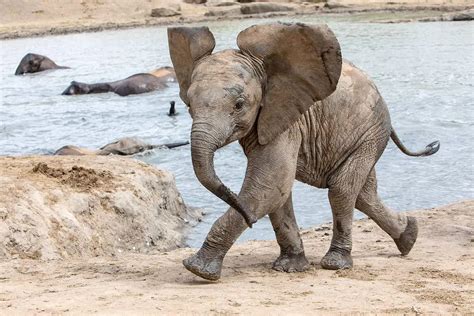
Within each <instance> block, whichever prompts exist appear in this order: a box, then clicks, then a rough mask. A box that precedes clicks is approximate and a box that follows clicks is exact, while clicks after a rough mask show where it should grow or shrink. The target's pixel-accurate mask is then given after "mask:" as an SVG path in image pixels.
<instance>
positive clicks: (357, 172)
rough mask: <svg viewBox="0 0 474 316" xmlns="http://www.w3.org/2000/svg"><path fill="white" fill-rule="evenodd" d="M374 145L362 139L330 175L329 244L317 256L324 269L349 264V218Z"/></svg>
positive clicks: (371, 161) (374, 153) (374, 154)
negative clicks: (321, 255)
mask: <svg viewBox="0 0 474 316" xmlns="http://www.w3.org/2000/svg"><path fill="white" fill-rule="evenodd" d="M377 157H378V156H377V146H376V145H375V144H374V143H373V142H366V143H365V144H363V145H362V146H361V147H360V148H359V149H358V151H357V152H355V153H354V154H352V156H350V157H349V158H348V159H347V160H346V161H345V162H344V164H342V165H341V166H340V167H339V169H338V170H337V171H336V172H335V173H334V174H333V176H332V177H331V179H330V182H329V194H328V196H329V203H330V204H331V210H332V213H333V235H332V240H331V246H330V248H329V250H328V252H327V253H326V255H324V257H323V258H322V259H321V266H322V267H323V268H324V269H329V270H338V269H347V268H351V267H352V257H351V251H352V219H353V215H354V207H355V203H356V200H357V196H358V195H359V192H360V191H361V189H362V187H363V185H364V184H365V182H366V179H367V177H368V175H369V173H370V170H371V169H372V167H373V166H374V164H375V162H376V160H377Z"/></svg>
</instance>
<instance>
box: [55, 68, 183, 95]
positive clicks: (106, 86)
mask: <svg viewBox="0 0 474 316" xmlns="http://www.w3.org/2000/svg"><path fill="white" fill-rule="evenodd" d="M175 80H176V75H175V73H174V70H173V68H172V67H167V66H165V67H161V68H158V69H156V70H153V71H152V72H150V73H140V74H135V75H133V76H130V77H128V78H125V79H123V80H118V81H113V82H101V83H93V84H88V83H83V82H77V81H72V82H71V84H70V85H69V87H67V88H66V90H64V91H63V93H62V94H63V95H76V94H89V93H105V92H115V93H117V94H118V95H120V96H127V95H130V94H140V93H146V92H151V91H155V90H161V89H164V88H166V87H167V84H166V82H173V81H175Z"/></svg>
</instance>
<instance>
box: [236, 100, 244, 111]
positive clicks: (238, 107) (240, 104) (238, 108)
mask: <svg viewBox="0 0 474 316" xmlns="http://www.w3.org/2000/svg"><path fill="white" fill-rule="evenodd" d="M243 107H244V101H243V100H238V101H237V102H236V103H235V105H234V108H235V109H236V110H237V111H240V110H242V108H243Z"/></svg>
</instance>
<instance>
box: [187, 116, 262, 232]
mask: <svg viewBox="0 0 474 316" xmlns="http://www.w3.org/2000/svg"><path fill="white" fill-rule="evenodd" d="M196 126H197V124H193V131H192V133H191V155H192V161H193V167H194V173H195V174H196V177H197V178H198V180H199V182H201V184H202V185H203V186H204V187H205V188H206V189H208V190H209V191H211V192H212V193H213V194H214V195H216V196H217V197H218V198H220V199H221V200H223V201H224V202H226V203H227V204H229V205H230V206H231V207H232V208H233V209H235V210H236V211H237V212H239V213H240V214H241V215H242V216H243V217H244V219H245V222H246V223H247V225H248V226H249V227H252V224H253V223H255V222H256V221H257V218H256V217H255V215H254V214H252V213H251V212H250V210H249V209H248V208H247V207H246V206H245V205H244V204H243V203H242V202H241V201H240V199H239V197H238V196H237V195H236V194H235V193H234V192H232V191H231V190H230V189H229V188H228V187H226V186H225V185H224V184H223V183H222V181H221V180H220V179H219V177H218V176H217V174H216V172H215V170H214V152H215V151H216V150H217V149H218V148H219V147H220V146H219V144H217V143H216V142H215V140H216V138H215V137H214V136H213V135H211V134H210V132H209V131H206V130H203V129H200V128H198V127H196Z"/></svg>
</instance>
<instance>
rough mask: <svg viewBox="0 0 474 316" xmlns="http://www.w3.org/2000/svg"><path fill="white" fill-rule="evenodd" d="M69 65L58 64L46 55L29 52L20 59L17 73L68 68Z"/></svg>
mask: <svg viewBox="0 0 474 316" xmlns="http://www.w3.org/2000/svg"><path fill="white" fill-rule="evenodd" d="M68 68H69V67H64V66H58V65H56V63H55V62H54V61H52V60H51V59H49V58H48V57H46V56H43V55H38V54H32V53H28V54H26V55H25V57H23V58H22V59H21V61H20V64H19V65H18V67H17V68H16V71H15V75H23V74H26V73H35V72H40V71H44V70H49V69H68Z"/></svg>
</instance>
